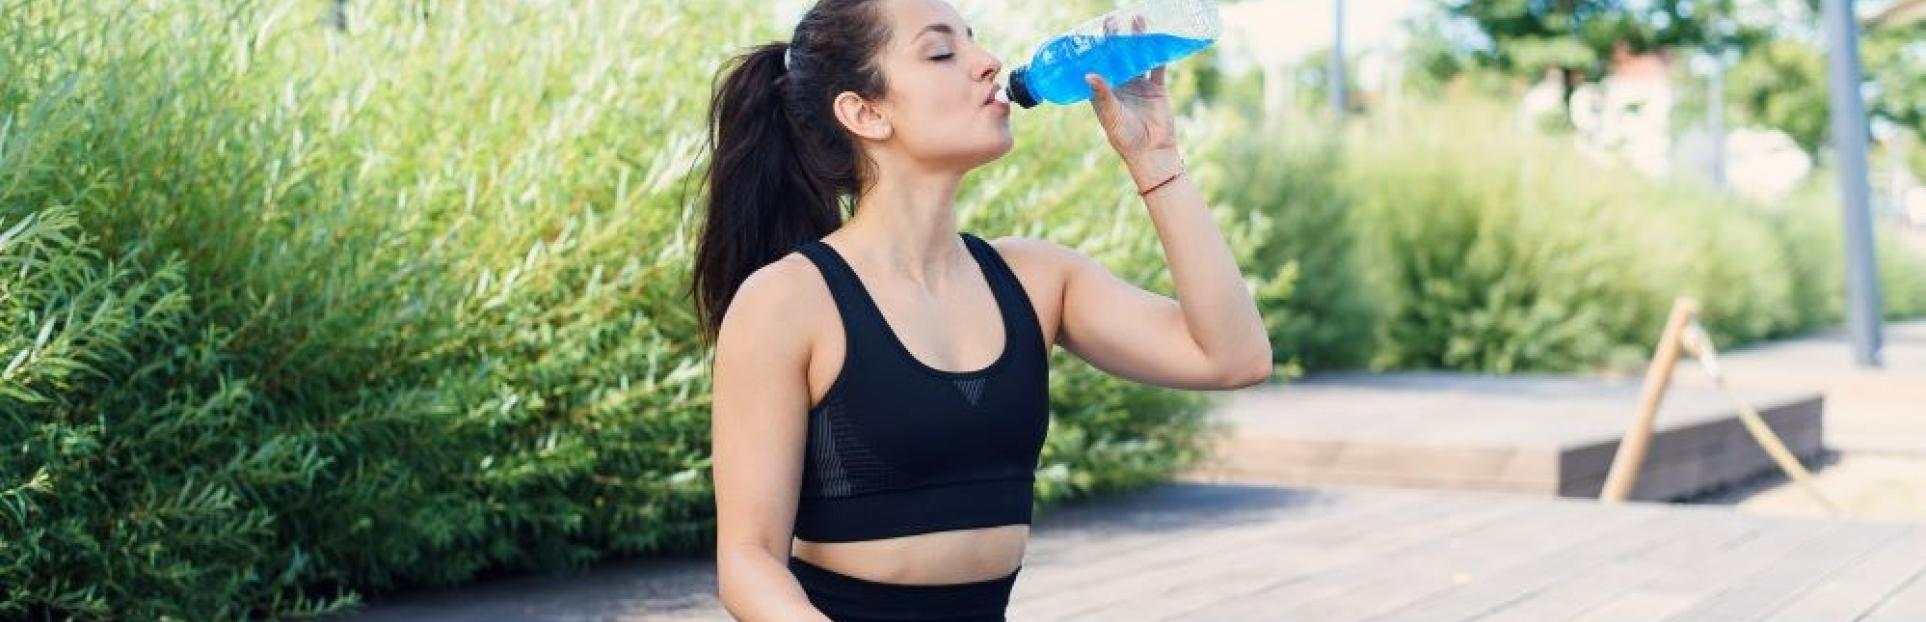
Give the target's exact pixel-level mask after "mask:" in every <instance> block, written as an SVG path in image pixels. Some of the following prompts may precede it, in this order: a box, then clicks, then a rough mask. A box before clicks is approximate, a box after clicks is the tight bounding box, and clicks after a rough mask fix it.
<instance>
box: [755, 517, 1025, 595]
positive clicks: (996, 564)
mask: <svg viewBox="0 0 1926 622" xmlns="http://www.w3.org/2000/svg"><path fill="white" fill-rule="evenodd" d="M1029 537H1030V526H1029V525H999V526H996V527H980V528H973V529H952V530H949V531H933V532H930V533H919V534H914V535H908V536H900V537H895V538H881V539H877V540H863V541H860V542H810V541H808V540H803V539H801V538H797V539H796V540H795V543H794V544H795V545H794V547H793V548H792V549H791V553H790V554H791V555H794V556H796V557H797V558H798V559H801V560H803V561H805V562H809V563H811V564H814V565H816V566H819V567H822V568H826V569H829V570H832V571H835V572H837V573H840V574H844V575H848V576H851V577H856V578H858V579H864V580H868V581H874V582H877V583H895V584H903V585H945V584H953V583H974V582H977V581H988V580H991V579H1001V578H1003V577H1006V576H1009V575H1010V573H1011V572H1014V571H1015V570H1016V569H1017V566H1018V565H1019V564H1021V563H1022V562H1023V551H1024V545H1025V544H1026V543H1027V542H1028V541H1029Z"/></svg>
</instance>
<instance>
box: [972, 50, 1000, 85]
mask: <svg viewBox="0 0 1926 622" xmlns="http://www.w3.org/2000/svg"><path fill="white" fill-rule="evenodd" d="M984 56H985V57H987V58H989V59H990V62H989V63H986V64H984V66H983V69H981V70H980V72H981V75H979V76H978V77H979V78H981V79H986V80H994V79H996V74H997V72H1000V71H1003V61H1001V60H998V59H997V57H996V55H994V54H989V53H985V54H984Z"/></svg>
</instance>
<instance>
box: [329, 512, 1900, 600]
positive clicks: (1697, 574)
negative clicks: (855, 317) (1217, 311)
mask: <svg viewBox="0 0 1926 622" xmlns="http://www.w3.org/2000/svg"><path fill="white" fill-rule="evenodd" d="M714 590H715V569H714V565H713V563H712V562H710V561H709V560H706V559H683V560H661V559H657V560H647V561H639V562H626V563H617V564H610V565H605V566H601V567H598V568H597V569H595V570H594V571H592V572H590V573H589V574H587V575H586V576H574V577H558V578H525V579H515V580H509V581H499V582H494V583H491V584H485V585H480V586H472V587H467V588H461V589H457V590H450V591H445V592H438V593H418V594H411V595H408V596H406V597H404V598H402V599H400V600H397V601H394V602H386V603H384V602H379V601H377V602H376V603H375V606H374V607H372V608H371V609H370V610H369V611H368V612H366V613H365V614H363V615H360V616H354V617H350V618H348V619H349V620H355V621H356V622H377V621H386V620H438V621H455V620H728V619H729V616H727V615H726V613H725V612H723V610H722V609H721V607H720V605H719V604H718V603H717V602H716V600H715V595H714V594H715V592H714ZM1009 619H1010V620H1012V621H1013V622H1041V621H1048V620H1292V621H1313V620H1414V621H1419V620H1421V621H1459V620H1480V621H1500V620H1521V621H1522V620H1530V621H1541V620H1612V621H1628V622H1629V621H1638V620H1715V621H1721V622H1723V621H1739V620H1788V621H1791V620H1799V621H1805V620H1866V621H1907V622H1917V621H1920V620H1926V524H1920V523H1903V522H1890V523H1881V522H1849V521H1837V520H1821V519H1809V518H1791V517H1773V516H1760V515H1753V514H1742V513H1737V512H1734V511H1732V510H1731V509H1730V508H1725V507H1707V506H1687V505H1675V504H1656V503H1632V504H1627V505H1622V506H1606V505H1600V504H1598V503H1596V502H1593V501H1589V500H1584V499H1571V498H1557V497H1528V496H1522V495H1512V494H1503V493H1485V492H1467V491H1421V490H1393V489H1367V488H1346V489H1303V488H1283V487H1271V486H1256V485H1243V484H1210V483H1194V482H1193V483H1183V482H1180V483H1170V484H1164V485H1160V486H1157V487H1155V488H1152V489H1149V490H1146V491H1143V492H1139V493H1134V494H1130V495H1125V496H1121V497H1117V498H1112V499H1104V500H1099V501H1094V502H1089V503H1083V504H1076V505H1071V506H1067V507H1061V508H1053V509H1052V510H1049V511H1047V512H1045V513H1043V514H1040V515H1039V516H1038V517H1037V523H1036V524H1035V525H1034V528H1033V532H1032V539H1031V543H1030V547H1029V550H1028V552H1027V554H1026V556H1025V561H1024V569H1023V572H1022V574H1021V575H1020V576H1019V577H1018V579H1017V584H1016V588H1015V592H1014V593H1013V595H1012V602H1011V606H1010V618H1009Z"/></svg>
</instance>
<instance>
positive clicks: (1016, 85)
mask: <svg viewBox="0 0 1926 622" xmlns="http://www.w3.org/2000/svg"><path fill="white" fill-rule="evenodd" d="M1029 71H1030V68H1029V67H1028V66H1024V67H1018V68H1016V69H1015V70H1012V71H1011V72H1010V86H1009V88H1008V89H1006V90H1007V91H1009V93H1010V101H1012V102H1015V103H1016V105H1018V106H1022V107H1024V108H1034V107H1036V105H1037V96H1036V94H1035V93H1031V92H1030V81H1029V80H1025V79H1024V76H1025V74H1027V73H1029Z"/></svg>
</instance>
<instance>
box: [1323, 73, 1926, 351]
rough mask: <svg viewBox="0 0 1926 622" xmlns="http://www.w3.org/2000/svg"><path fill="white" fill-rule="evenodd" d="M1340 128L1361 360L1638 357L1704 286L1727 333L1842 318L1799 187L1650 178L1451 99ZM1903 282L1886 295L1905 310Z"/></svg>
mask: <svg viewBox="0 0 1926 622" xmlns="http://www.w3.org/2000/svg"><path fill="white" fill-rule="evenodd" d="M1467 127H1478V128H1484V129H1482V130H1481V131H1478V132H1465V131H1462V128H1467ZM1343 140H1344V148H1343V149H1344V154H1345V158H1344V162H1343V173H1342V174H1343V176H1344V181H1343V182H1342V184H1341V185H1342V187H1344V188H1346V189H1347V192H1348V193H1349V196H1351V198H1352V201H1353V209H1355V210H1356V213H1355V214H1353V217H1352V219H1351V222H1352V223H1354V225H1355V227H1356V228H1357V231H1356V235H1358V236H1359V237H1360V238H1361V239H1362V240H1363V241H1364V243H1363V247H1364V248H1365V249H1366V250H1365V253H1366V256H1367V259H1366V260H1365V261H1364V263H1365V266H1366V267H1365V272H1366V273H1367V276H1366V277H1365V278H1364V281H1365V282H1366V283H1368V284H1370V285H1371V286H1372V287H1374V288H1375V289H1376V290H1377V291H1378V296H1379V298H1376V299H1378V300H1382V301H1384V308H1383V309H1381V312H1382V313H1383V314H1384V318H1385V319H1384V321H1383V322H1382V324H1381V325H1380V326H1379V332H1378V340H1377V344H1376V349H1375V354H1374V355H1373V366H1375V367H1379V368H1408V367H1434V368H1449V369H1461V370H1473V371H1485V372H1510V371H1523V370H1579V369H1592V368H1598V367H1622V366H1636V365H1638V364H1640V363H1639V362H1640V361H1641V360H1642V359H1643V357H1645V356H1646V355H1647V353H1648V352H1649V349H1650V347H1651V346H1650V344H1651V343H1652V342H1653V341H1654V340H1655V339H1656V335H1657V334H1658V331H1659V329H1660V327H1661V326H1662V325H1663V322H1664V319H1665V314H1666V312H1667V310H1668V309H1669V307H1670V305H1671V301H1672V300H1673V298H1674V297H1677V296H1692V297H1694V298H1696V299H1698V300H1699V301H1700V302H1701V304H1702V306H1703V312H1702V317H1703V318H1704V321H1705V323H1706V325H1707V328H1708V329H1709V330H1710V331H1711V332H1712V333H1713V336H1714V338H1715V339H1717V340H1718V341H1719V342H1720V343H1721V344H1724V345H1726V346H1727V347H1730V346H1732V345H1737V344H1743V343H1747V342H1752V341H1756V340H1759V339H1766V338H1771V337H1777V336H1784V335H1789V334H1795V333H1799V332H1802V331H1806V330H1810V329H1812V328H1815V327H1818V326H1822V325H1825V324H1827V323H1831V322H1836V321H1837V320H1838V318H1839V314H1838V312H1837V309H1836V308H1835V307H1836V303H1835V301H1836V300H1837V299H1838V294H1837V290H1838V287H1837V282H1836V277H1835V276H1834V274H1835V273H1836V272H1837V270H1836V269H1834V267H1833V266H1832V265H1829V264H1828V262H1829V261H1831V260H1830V259H1828V258H1830V257H1834V256H1836V255H1837V254H1838V251H1837V248H1838V242H1837V240H1836V237H1829V234H1827V233H1825V232H1824V231H1825V230H1834V229H1837V227H1836V225H1827V224H1823V223H1815V222H1814V221H1813V220H1812V219H1813V218H1814V217H1816V215H1817V214H1818V211H1819V207H1818V206H1817V205H1814V203H1816V202H1817V201H1814V200H1813V199H1812V198H1810V197H1808V198H1805V199H1802V200H1795V201H1793V202H1792V203H1791V204H1790V205H1786V206H1779V207H1765V206H1758V205H1753V204H1750V203H1746V202H1744V201H1742V200H1740V199H1737V198H1734V197H1732V196H1730V195H1724V194H1719V193H1715V192H1712V191H1710V190H1708V189H1705V188H1701V187H1697V186H1693V185H1689V184H1684V183H1669V182H1658V181H1651V180H1647V179H1646V178H1644V177H1643V176H1641V175H1639V174H1638V173H1636V172H1634V171H1632V170H1630V169H1627V168H1619V167H1615V166H1611V165H1603V164H1597V163H1593V162H1590V161H1588V160H1586V159H1585V158H1582V157H1580V156H1579V154H1578V153H1577V152H1576V151H1575V150H1574V149H1573V148H1572V147H1571V146H1570V145H1569V143H1568V142H1567V141H1568V140H1569V139H1568V138H1565V137H1561V136H1555V135H1554V136H1545V135H1539V134H1536V133H1534V132H1530V131H1525V130H1521V129H1518V128H1517V127H1516V126H1515V125H1514V124H1513V123H1512V121H1511V119H1510V116H1509V115H1508V113H1506V112H1505V111H1504V110H1503V109H1501V108H1498V107H1495V106H1492V105H1490V104H1485V103H1481V102H1478V101H1471V100H1463V99H1454V100H1452V101H1450V102H1448V103H1447V104H1445V105H1442V106H1439V105H1432V106H1423V105H1420V106H1413V107H1411V108H1409V109H1408V110H1407V111H1406V113H1405V114H1403V115H1399V116H1387V117H1383V118H1378V119H1374V120H1372V121H1369V122H1365V123H1362V124H1360V125H1358V126H1356V127H1353V128H1352V129H1351V130H1350V131H1349V132H1348V133H1347V135H1346V136H1345V137H1344V139H1343ZM1887 246H1891V245H1887ZM1883 261H1886V262H1888V263H1889V264H1890V265H1889V267H1888V268H1887V270H1886V277H1887V279H1888V280H1889V282H1891V281H1893V280H1895V279H1902V278H1908V277H1904V276H1901V275H1906V274H1911V275H1915V276H1913V277H1910V278H1913V279H1914V280H1915V281H1916V280H1917V277H1916V275H1917V274H1918V267H1917V266H1919V265H1921V262H1920V260H1919V258H1917V257H1910V256H1908V255H1906V254H1904V253H1901V252H1899V251H1896V250H1895V251H1893V252H1891V253H1889V254H1888V255H1887V256H1886V257H1885V258H1884V259H1883ZM1907 264H1910V265H1912V266H1914V267H1913V268H1912V269H1911V270H1910V271H1908V270H1906V269H1905V268H1904V266H1905V265H1907ZM1889 288H1890V289H1895V290H1896V291H1908V292H1910V291H1912V290H1904V289H1903V288H1894V287H1892V286H1889ZM1910 296H1911V294H1909V293H1908V294H1901V295H1899V296H1895V297H1889V298H1891V299H1890V300H1889V303H1894V304H1892V305H1889V307H1888V308H1889V309H1891V310H1893V311H1895V312H1899V313H1904V312H1905V311H1904V309H1905V308H1906V307H1907V306H1910V305H1911V304H1912V303H1910V302H1906V301H1908V300H1911V298H1910Z"/></svg>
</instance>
